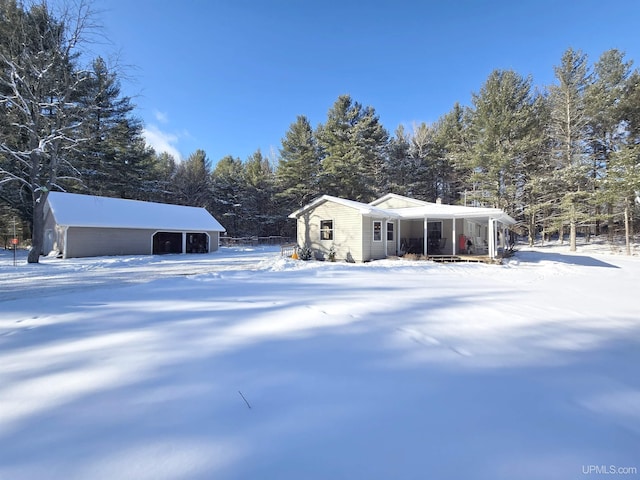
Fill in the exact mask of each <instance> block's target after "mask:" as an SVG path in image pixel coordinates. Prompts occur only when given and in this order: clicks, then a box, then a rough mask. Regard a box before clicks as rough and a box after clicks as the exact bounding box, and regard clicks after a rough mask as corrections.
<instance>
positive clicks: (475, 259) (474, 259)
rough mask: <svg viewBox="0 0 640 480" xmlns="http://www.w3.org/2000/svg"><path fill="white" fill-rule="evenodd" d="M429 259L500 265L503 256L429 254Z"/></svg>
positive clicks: (443, 261) (445, 261)
mask: <svg viewBox="0 0 640 480" xmlns="http://www.w3.org/2000/svg"><path fill="white" fill-rule="evenodd" d="M427 260H431V261H432V262H438V263H459V262H467V263H488V264H492V265H500V264H501V263H502V258H499V257H498V258H491V257H489V255H466V254H461V255H429V256H427Z"/></svg>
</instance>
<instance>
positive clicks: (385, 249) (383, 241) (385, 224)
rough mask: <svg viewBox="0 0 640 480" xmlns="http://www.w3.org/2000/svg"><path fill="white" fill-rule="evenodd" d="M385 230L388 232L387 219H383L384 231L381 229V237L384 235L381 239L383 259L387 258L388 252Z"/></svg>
mask: <svg viewBox="0 0 640 480" xmlns="http://www.w3.org/2000/svg"><path fill="white" fill-rule="evenodd" d="M387 230H389V219H388V218H385V219H384V229H382V235H384V236H383V237H382V244H383V245H384V258H387V257H388V256H389V252H388V250H387V235H388V234H387Z"/></svg>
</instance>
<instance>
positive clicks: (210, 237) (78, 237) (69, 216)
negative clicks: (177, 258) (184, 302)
mask: <svg viewBox="0 0 640 480" xmlns="http://www.w3.org/2000/svg"><path fill="white" fill-rule="evenodd" d="M224 231H225V229H224V227H222V225H220V223H219V222H218V221H217V220H216V219H215V218H214V217H213V216H212V215H211V214H210V213H209V212H207V210H205V209H204V208H198V207H185V206H182V205H171V204H164V203H154V202H141V201H138V200H125V199H122V198H110V197H97V196H93V195H79V194H74V193H63V192H49V194H48V195H47V200H46V205H45V208H44V239H43V240H44V241H43V252H42V254H45V255H46V254H50V253H51V252H55V253H57V254H58V255H61V256H62V258H72V257H96V256H103V255H152V254H164V253H208V252H213V251H215V250H217V249H218V244H219V238H220V232H224Z"/></svg>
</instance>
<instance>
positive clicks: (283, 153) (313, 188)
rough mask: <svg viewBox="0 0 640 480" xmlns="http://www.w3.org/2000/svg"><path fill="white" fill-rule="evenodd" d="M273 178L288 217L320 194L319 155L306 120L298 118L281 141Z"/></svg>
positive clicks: (303, 117)
mask: <svg viewBox="0 0 640 480" xmlns="http://www.w3.org/2000/svg"><path fill="white" fill-rule="evenodd" d="M275 175H276V183H277V188H278V190H279V192H278V194H277V197H278V201H279V202H280V205H281V208H282V209H283V210H284V211H287V212H289V213H290V212H292V211H293V210H295V209H297V208H300V207H302V206H303V205H306V204H307V203H309V202H310V201H311V199H313V198H314V197H316V196H318V195H319V194H320V187H319V177H320V155H319V152H318V145H317V142H316V140H315V137H314V136H313V130H312V128H311V125H310V123H309V120H308V119H307V117H305V116H303V115H300V116H298V118H297V119H296V121H295V122H294V123H292V124H291V126H290V127H289V130H288V131H287V133H286V134H285V137H284V138H283V139H282V147H281V148H280V159H279V161H278V166H277V168H276V172H275Z"/></svg>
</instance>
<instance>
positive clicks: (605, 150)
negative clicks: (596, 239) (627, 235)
mask: <svg viewBox="0 0 640 480" xmlns="http://www.w3.org/2000/svg"><path fill="white" fill-rule="evenodd" d="M623 59H624V55H623V54H622V53H621V52H619V51H618V50H609V51H606V52H605V53H603V54H602V55H601V57H600V59H599V60H598V62H596V64H595V65H594V79H593V82H592V83H590V84H589V85H588V86H587V88H586V89H585V109H586V114H587V117H588V121H587V125H586V129H587V136H588V152H589V154H590V157H591V188H592V191H593V192H594V193H595V194H596V196H595V197H594V199H595V200H596V211H595V212H594V213H595V214H594V217H595V222H596V232H595V233H596V235H598V234H599V233H600V231H599V225H600V218H601V217H603V216H604V218H606V219H607V224H608V226H609V227H610V228H609V229H608V230H609V235H610V237H609V238H610V239H612V236H613V233H614V229H613V228H612V226H613V223H614V222H613V220H614V213H615V212H614V204H615V203H616V202H617V200H618V199H617V198H616V193H615V191H610V189H608V188H606V187H607V181H606V180H607V175H608V173H609V168H610V163H611V159H612V156H613V155H614V153H615V152H618V151H619V150H620V148H621V147H622V144H623V142H624V139H625V137H626V135H627V133H626V128H625V125H624V120H623V106H624V105H623V98H622V97H623V95H624V90H625V86H626V82H627V79H628V78H629V75H630V73H631V63H630V62H624V60H623ZM601 204H604V215H601V213H600V206H601Z"/></svg>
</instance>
